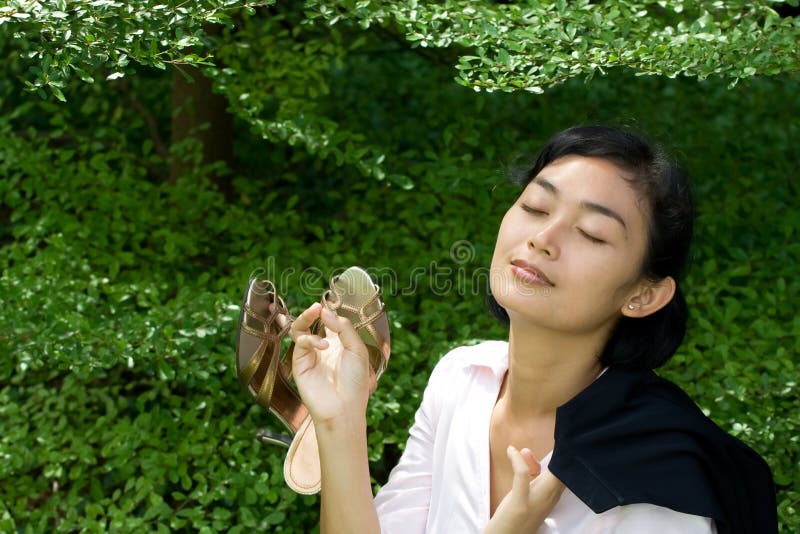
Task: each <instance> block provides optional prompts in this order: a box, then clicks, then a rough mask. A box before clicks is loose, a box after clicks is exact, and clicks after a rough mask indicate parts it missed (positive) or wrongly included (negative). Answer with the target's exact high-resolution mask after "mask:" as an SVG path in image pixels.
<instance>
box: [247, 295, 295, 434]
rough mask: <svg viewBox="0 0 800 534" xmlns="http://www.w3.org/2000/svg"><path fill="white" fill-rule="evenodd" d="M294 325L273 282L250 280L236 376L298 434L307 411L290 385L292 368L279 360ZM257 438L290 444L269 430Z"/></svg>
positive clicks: (258, 399)
mask: <svg viewBox="0 0 800 534" xmlns="http://www.w3.org/2000/svg"><path fill="white" fill-rule="evenodd" d="M291 324H292V316H291V314H290V313H289V311H288V310H287V309H286V305H285V304H284V302H283V299H281V298H280V297H279V296H278V295H277V293H276V291H275V286H274V285H273V284H272V282H270V281H269V280H258V279H252V280H250V282H249V283H248V285H247V290H246V291H245V294H244V297H243V298H242V308H241V313H240V315H239V327H238V335H237V338H236V371H237V376H238V377H239V382H240V383H241V385H242V387H243V388H244V389H245V391H247V392H248V393H249V394H250V396H251V397H252V398H253V400H255V402H256V403H257V404H258V405H259V406H261V407H263V408H266V409H268V410H269V411H270V412H271V413H272V414H273V415H275V416H276V417H277V418H278V419H279V420H280V421H281V422H282V423H283V424H284V426H286V428H287V429H288V430H289V432H290V433H291V434H295V433H296V432H297V431H298V429H299V428H300V427H301V426H302V425H303V424H304V423H305V421H306V420H307V419H308V410H307V409H306V407H305V406H304V405H303V403H302V401H301V400H300V396H299V395H298V394H297V392H296V391H295V390H294V389H293V388H292V387H291V386H290V384H289V381H290V377H291V370H290V367H289V366H288V365H287V364H285V363H284V362H283V361H281V357H280V353H281V345H282V341H283V338H284V337H285V336H286V335H287V334H288V332H289V328H290V326H291ZM258 437H259V438H260V439H261V440H263V441H267V442H271V443H275V444H279V445H283V446H288V445H289V444H290V443H291V437H290V436H285V435H281V434H277V433H272V432H270V431H267V430H261V431H259V436H258Z"/></svg>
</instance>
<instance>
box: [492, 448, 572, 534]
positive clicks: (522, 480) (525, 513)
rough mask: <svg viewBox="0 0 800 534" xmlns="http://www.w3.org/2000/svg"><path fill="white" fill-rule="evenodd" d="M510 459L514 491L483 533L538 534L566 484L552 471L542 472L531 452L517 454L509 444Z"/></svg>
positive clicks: (507, 496)
mask: <svg viewBox="0 0 800 534" xmlns="http://www.w3.org/2000/svg"><path fill="white" fill-rule="evenodd" d="M508 459H509V460H510V461H511V467H512V468H513V470H514V479H513V482H512V484H511V491H510V492H508V495H506V496H505V497H504V498H503V500H502V501H500V505H499V506H498V507H497V510H495V512H494V515H493V516H492V519H491V520H490V521H489V524H488V525H486V529H485V530H484V531H483V534H511V533H514V534H517V533H519V532H528V533H533V532H536V530H537V529H538V528H539V527H540V526H541V524H542V523H543V522H544V520H545V518H546V517H547V514H549V513H550V510H552V509H553V506H555V504H556V503H557V502H558V499H559V498H560V497H561V493H562V492H563V491H564V484H562V483H561V481H560V480H558V479H557V478H556V477H555V476H554V475H553V474H552V473H551V472H550V471H549V470H547V469H545V470H544V471H541V466H540V465H539V463H538V462H537V461H536V460H535V459H534V457H533V453H532V452H531V451H530V450H529V449H522V451H518V450H517V449H515V448H514V447H512V446H510V445H509V447H508Z"/></svg>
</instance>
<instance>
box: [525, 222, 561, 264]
mask: <svg viewBox="0 0 800 534" xmlns="http://www.w3.org/2000/svg"><path fill="white" fill-rule="evenodd" d="M556 232H557V228H556V224H555V223H554V221H551V222H549V223H548V224H547V225H545V226H543V227H540V228H538V229H537V230H536V231H535V232H534V233H533V235H531V238H530V239H529V240H528V248H530V249H532V250H534V251H537V252H539V253H541V254H544V255H545V256H547V258H548V259H551V260H554V259H556V258H558V254H559V252H560V251H559V247H558V244H557V242H556V241H557V240H556Z"/></svg>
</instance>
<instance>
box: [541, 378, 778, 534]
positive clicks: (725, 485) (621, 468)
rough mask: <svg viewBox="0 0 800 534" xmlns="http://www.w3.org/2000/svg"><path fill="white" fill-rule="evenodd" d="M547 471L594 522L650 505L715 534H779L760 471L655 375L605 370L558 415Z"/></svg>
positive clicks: (752, 456) (754, 459)
mask: <svg viewBox="0 0 800 534" xmlns="http://www.w3.org/2000/svg"><path fill="white" fill-rule="evenodd" d="M549 468H550V471H552V473H553V474H554V475H556V476H557V477H558V478H559V479H560V480H561V481H562V482H563V483H564V484H565V485H566V486H567V487H568V488H569V489H570V490H571V491H572V492H573V493H575V495H577V496H578V498H580V499H581V500H582V501H583V502H584V503H586V505H588V506H589V507H590V508H591V509H592V510H593V511H594V512H595V513H601V512H605V511H606V510H608V509H610V508H613V507H614V506H621V505H625V504H634V503H650V504H655V505H658V506H664V507H667V508H671V509H672V510H676V511H678V512H684V513H687V514H693V515H699V516H705V517H711V518H713V519H714V521H715V523H716V527H717V531H718V532H719V534H726V533H737V534H739V533H741V534H751V533H752V534H772V533H777V532H778V516H777V506H776V501H775V485H774V483H773V480H772V473H771V472H770V469H769V466H768V465H767V463H766V462H765V461H764V460H763V459H762V458H761V457H760V456H759V455H758V454H757V453H755V452H754V451H753V450H752V449H750V448H749V447H747V446H746V445H745V444H744V443H742V442H741V441H739V440H738V439H736V438H734V437H733V436H731V435H729V434H728V433H726V432H725V431H723V430H722V429H720V428H719V427H718V426H717V425H715V424H714V422H713V421H711V420H710V419H709V418H708V417H706V416H705V415H704V414H703V412H702V411H700V409H699V408H698V407H697V405H696V404H695V403H694V402H693V401H692V400H691V399H690V398H689V397H688V396H687V395H686V393H684V392H683V391H682V390H681V389H680V388H679V387H678V386H676V385H675V384H673V383H671V382H669V381H668V380H665V379H663V378H660V377H659V376H657V375H656V374H655V373H653V372H652V371H630V370H622V369H613V368H612V369H608V370H607V371H606V372H605V373H603V375H602V376H601V377H600V378H598V379H597V380H595V381H594V382H593V383H592V384H591V385H590V386H589V387H587V388H586V389H585V390H583V391H582V392H580V393H579V394H578V395H576V396H575V397H574V398H573V399H572V400H570V401H569V402H568V403H566V404H564V405H563V406H561V407H560V408H558V411H557V412H556V428H555V447H554V449H553V456H552V458H551V460H550V464H549Z"/></svg>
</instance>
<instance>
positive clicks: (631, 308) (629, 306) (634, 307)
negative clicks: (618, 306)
mask: <svg viewBox="0 0 800 534" xmlns="http://www.w3.org/2000/svg"><path fill="white" fill-rule="evenodd" d="M628 309H629V310H635V309H636V306H634V305H633V304H630V303H629V304H628Z"/></svg>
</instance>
